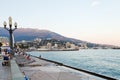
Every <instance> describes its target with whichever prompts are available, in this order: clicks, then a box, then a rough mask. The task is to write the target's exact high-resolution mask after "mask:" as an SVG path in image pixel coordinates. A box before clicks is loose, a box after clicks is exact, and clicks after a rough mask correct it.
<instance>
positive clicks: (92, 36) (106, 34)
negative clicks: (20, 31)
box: [0, 0, 120, 46]
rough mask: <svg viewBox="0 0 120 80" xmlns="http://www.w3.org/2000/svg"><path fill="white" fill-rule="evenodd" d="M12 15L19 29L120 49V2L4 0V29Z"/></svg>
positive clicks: (0, 12) (0, 17) (0, 7)
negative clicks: (45, 31) (39, 30)
mask: <svg viewBox="0 0 120 80" xmlns="http://www.w3.org/2000/svg"><path fill="white" fill-rule="evenodd" d="M9 16H12V18H13V20H14V21H16V22H18V24H19V25H18V28H19V27H20V28H21V27H22V28H39V29H46V30H50V31H53V32H56V33H59V34H61V35H63V36H66V37H71V38H76V39H80V40H85V41H89V42H95V43H102V44H111V45H118V46H120V0H0V26H2V25H3V21H8V17H9ZM14 21H13V22H14Z"/></svg>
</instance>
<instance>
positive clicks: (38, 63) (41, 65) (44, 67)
mask: <svg viewBox="0 0 120 80" xmlns="http://www.w3.org/2000/svg"><path fill="white" fill-rule="evenodd" d="M18 57H19V56H17V60H19V61H20V59H22V60H21V62H23V64H24V65H19V67H20V70H21V71H24V72H25V73H26V74H27V75H28V76H29V77H30V78H31V79H32V80H38V76H40V75H42V74H44V73H45V74H46V75H50V74H49V73H51V74H53V75H50V76H53V77H56V78H58V75H59V74H60V73H62V74H64V75H66V76H67V77H68V78H69V77H70V76H72V77H73V78H74V79H73V78H70V79H67V77H65V76H59V77H61V78H64V79H63V80H79V79H82V78H84V79H83V80H86V78H89V80H92V79H94V80H116V79H114V78H110V77H106V76H104V75H99V74H96V73H92V72H89V71H86V70H82V69H77V68H74V67H71V66H68V65H64V64H62V63H59V62H56V61H52V60H48V59H44V58H39V57H36V56H31V61H26V60H23V59H24V58H23V57H21V58H18ZM21 62H18V61H17V63H18V64H19V63H21ZM62 69H63V70H62ZM69 69H71V70H69ZM72 70H73V71H72ZM66 71H70V72H66ZM33 72H36V76H35V75H34V73H33ZM75 72H77V73H75ZM30 73H31V74H30ZM71 73H74V74H71ZM56 74H57V76H56ZM76 74H79V75H80V76H78V75H76ZM81 75H82V76H81ZM36 77H37V79H36ZM41 77H42V76H41ZM46 77H47V78H50V77H49V76H46ZM46 77H44V78H42V79H39V80H50V79H46ZM51 80H54V79H51ZM55 80H57V79H55ZM60 80H62V79H60Z"/></svg>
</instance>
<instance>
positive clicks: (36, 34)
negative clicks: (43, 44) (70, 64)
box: [0, 27, 111, 47]
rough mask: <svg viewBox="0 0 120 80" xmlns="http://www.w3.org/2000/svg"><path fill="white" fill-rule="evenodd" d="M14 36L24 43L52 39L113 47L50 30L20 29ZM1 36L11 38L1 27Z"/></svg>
mask: <svg viewBox="0 0 120 80" xmlns="http://www.w3.org/2000/svg"><path fill="white" fill-rule="evenodd" d="M13 34H14V39H15V41H22V40H26V41H31V40H34V39H35V38H41V39H48V38H50V39H56V40H62V41H67V42H72V43H74V44H77V45H79V44H80V43H87V46H88V47H99V46H111V45H102V44H96V43H91V42H87V41H82V40H78V39H74V38H69V37H65V36H62V35H60V34H58V33H55V32H52V31H49V30H40V29H33V28H18V29H16V30H15V31H14V32H13ZM0 36H5V37H9V32H8V31H7V30H5V29H4V28H3V27H0Z"/></svg>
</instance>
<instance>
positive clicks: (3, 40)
mask: <svg viewBox="0 0 120 80" xmlns="http://www.w3.org/2000/svg"><path fill="white" fill-rule="evenodd" d="M0 46H9V39H8V37H0ZM14 47H17V48H21V49H25V50H28V51H75V50H79V49H120V48H119V47H107V46H102V47H101V46H97V47H88V44H87V43H80V44H75V43H72V42H66V41H62V40H56V39H51V38H48V39H44V40H42V39H41V38H35V39H33V40H31V41H25V40H22V41H17V42H15V43H14Z"/></svg>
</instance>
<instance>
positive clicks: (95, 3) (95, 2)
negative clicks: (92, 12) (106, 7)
mask: <svg viewBox="0 0 120 80" xmlns="http://www.w3.org/2000/svg"><path fill="white" fill-rule="evenodd" d="M98 5H100V2H99V1H93V2H92V4H91V6H92V7H95V6H98Z"/></svg>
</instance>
